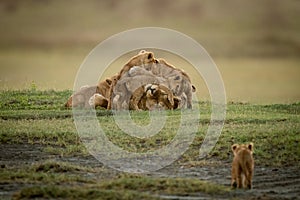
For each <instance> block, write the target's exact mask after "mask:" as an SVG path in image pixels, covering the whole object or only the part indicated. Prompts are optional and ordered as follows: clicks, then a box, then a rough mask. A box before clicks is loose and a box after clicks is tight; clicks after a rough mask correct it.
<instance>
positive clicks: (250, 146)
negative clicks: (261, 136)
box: [247, 142, 253, 151]
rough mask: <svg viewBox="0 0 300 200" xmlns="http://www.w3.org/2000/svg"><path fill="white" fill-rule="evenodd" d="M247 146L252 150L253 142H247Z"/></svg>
mask: <svg viewBox="0 0 300 200" xmlns="http://www.w3.org/2000/svg"><path fill="white" fill-rule="evenodd" d="M247 147H248V149H249V150H250V151H253V143H252V142H251V143H249V144H248V146H247Z"/></svg>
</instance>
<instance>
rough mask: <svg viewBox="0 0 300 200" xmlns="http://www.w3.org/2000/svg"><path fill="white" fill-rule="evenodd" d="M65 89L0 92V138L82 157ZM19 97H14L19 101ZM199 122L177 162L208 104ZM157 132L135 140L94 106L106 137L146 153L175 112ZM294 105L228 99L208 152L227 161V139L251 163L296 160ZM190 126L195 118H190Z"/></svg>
mask: <svg viewBox="0 0 300 200" xmlns="http://www.w3.org/2000/svg"><path fill="white" fill-rule="evenodd" d="M68 95H70V92H69V91H61V92H58V91H31V90H29V91H5V92H2V93H1V94H0V98H1V103H0V124H1V126H0V142H1V143H29V144H42V145H48V146H46V147H45V151H46V152H51V153H56V154H60V155H69V156H72V154H76V155H86V154H87V151H86V149H85V147H84V146H83V144H82V143H81V142H80V138H79V136H78V135H77V131H76V128H75V125H74V122H73V119H72V111H71V110H69V109H65V108H63V106H62V105H63V104H64V102H65V101H66V99H67V98H68ZM19 99H20V100H19ZM199 105H200V113H201V116H200V126H199V129H198V132H197V133H196V138H195V140H194V142H193V144H192V145H191V148H190V149H189V150H188V151H187V153H185V154H184V155H183V156H182V158H181V159H180V161H181V162H185V161H192V160H195V159H197V154H198V150H199V147H200V146H201V143H202V141H203V138H204V136H205V134H206V131H207V128H208V125H209V122H210V108H211V107H210V104H209V103H207V102H200V103H199ZM166 113H167V121H166V124H165V125H164V128H163V129H162V130H161V131H160V133H158V134H156V135H155V136H153V137H151V138H148V139H147V138H146V139H139V138H134V137H131V136H130V135H127V134H125V133H123V132H122V130H121V129H120V128H119V127H118V126H117V124H116V123H115V122H114V118H113V116H112V113H111V112H110V111H106V110H97V116H98V119H99V122H100V123H101V127H102V128H103V130H104V132H105V133H106V134H107V137H108V138H109V139H110V140H111V141H112V142H113V143H115V144H117V145H119V146H120V147H122V148H124V149H126V150H128V151H132V152H147V151H151V150H155V149H159V148H161V147H162V146H164V145H166V144H168V143H169V142H170V141H171V140H172V138H173V137H174V136H175V135H176V131H177V129H178V126H179V125H178V124H179V122H180V116H181V112H180V111H178V110H175V111H168V112H166ZM299 114H300V103H293V104H273V105H254V104H249V103H246V104H245V103H243V104H240V103H229V104H228V105H227V116H226V122H225V125H224V128H223V132H222V134H221V137H220V138H219V141H218V143H217V145H216V147H215V148H214V150H213V151H212V152H211V153H210V155H209V156H212V157H216V158H217V159H223V160H228V159H230V158H231V156H232V155H231V150H230V146H231V145H232V144H233V143H246V142H253V143H254V147H255V157H256V163H257V164H262V165H293V163H297V162H299V155H300V154H299V152H300V147H299V140H300V134H299V133H300V123H299V122H300V117H299ZM131 115H132V118H133V120H134V121H135V122H137V123H139V124H144V125H146V124H148V123H149V115H148V112H132V114H131ZM191 123H192V124H194V125H195V126H196V125H197V122H196V121H195V122H191Z"/></svg>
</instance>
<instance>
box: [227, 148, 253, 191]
mask: <svg viewBox="0 0 300 200" xmlns="http://www.w3.org/2000/svg"><path fill="white" fill-rule="evenodd" d="M231 150H232V151H233V154H234V158H233V162H232V171H231V186H232V188H236V187H238V188H248V189H251V188H252V176H253V170H254V159H253V155H252V154H253V143H250V144H241V145H239V144H234V145H232V146H231Z"/></svg>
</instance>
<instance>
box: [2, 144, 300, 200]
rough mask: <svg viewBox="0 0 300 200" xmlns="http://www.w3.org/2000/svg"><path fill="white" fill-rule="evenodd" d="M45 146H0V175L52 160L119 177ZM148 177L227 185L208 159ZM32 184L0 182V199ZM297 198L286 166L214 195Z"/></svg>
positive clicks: (298, 188) (295, 170) (293, 169)
mask: <svg viewBox="0 0 300 200" xmlns="http://www.w3.org/2000/svg"><path fill="white" fill-rule="evenodd" d="M43 148H45V146H41V145H29V144H1V145H0V152H1V154H0V160H1V165H0V167H1V168H0V170H1V171H2V172H3V171H5V170H8V169H12V168H13V169H16V170H17V169H24V168H26V167H30V166H32V165H33V164H34V163H37V162H42V161H45V160H49V159H53V160H57V161H61V162H66V163H70V164H76V165H80V166H89V167H91V168H94V169H98V170H96V171H94V172H88V173H82V172H76V171H75V172H67V173H71V175H72V173H82V176H86V177H93V179H95V180H97V181H100V180H101V179H109V178H113V177H116V176H118V175H120V174H121V173H120V172H117V171H115V170H113V169H110V168H106V167H104V166H103V165H102V164H101V163H100V162H99V161H97V160H96V159H95V158H94V157H92V156H76V157H61V156H59V155H53V154H49V153H46V152H45V151H43ZM147 175H148V176H152V177H169V178H172V177H182V178H183V177H188V178H199V179H201V180H206V181H209V182H214V183H218V184H221V185H225V186H230V162H225V161H218V160H208V161H207V162H206V164H204V165H201V166H188V165H179V164H178V163H174V164H173V165H170V166H168V167H166V168H163V169H161V170H159V171H156V172H153V173H150V174H147ZM31 185H32V184H26V183H19V182H12V181H9V182H5V181H1V180H0V199H6V198H8V199H9V198H11V196H12V195H13V194H14V193H15V192H16V191H19V190H20V189H22V188H24V187H28V186H31ZM299 196H300V172H299V167H298V166H290V167H281V168H275V167H263V166H256V167H255V173H254V179H253V189H252V190H247V191H245V190H233V191H232V192H230V194H229V195H228V194H226V196H217V197H216V196H214V197H213V198H218V199H231V198H237V199H299ZM159 197H161V198H164V199H207V198H210V196H208V195H207V194H201V193H199V194H192V195H191V196H184V197H182V196H180V197H179V196H168V195H160V196H159Z"/></svg>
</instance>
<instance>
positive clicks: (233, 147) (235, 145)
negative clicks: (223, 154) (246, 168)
mask: <svg viewBox="0 0 300 200" xmlns="http://www.w3.org/2000/svg"><path fill="white" fill-rule="evenodd" d="M238 146H239V145H238V144H233V145H232V146H231V150H232V151H233V152H234V151H235V150H236V148H237V147H238Z"/></svg>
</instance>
